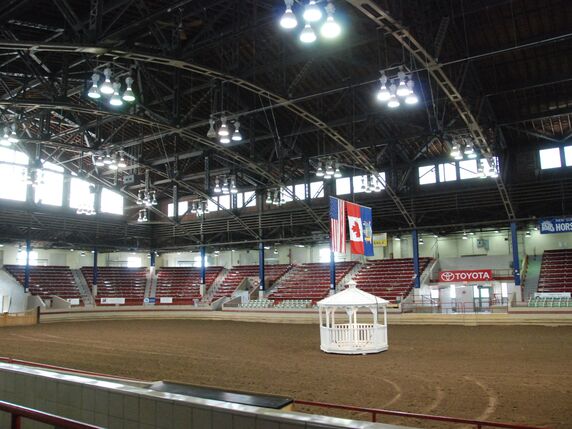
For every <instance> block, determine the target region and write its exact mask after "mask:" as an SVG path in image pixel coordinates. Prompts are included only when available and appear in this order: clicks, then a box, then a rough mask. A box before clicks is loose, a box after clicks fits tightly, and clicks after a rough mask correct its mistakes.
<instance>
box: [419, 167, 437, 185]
mask: <svg viewBox="0 0 572 429" xmlns="http://www.w3.org/2000/svg"><path fill="white" fill-rule="evenodd" d="M432 183H437V174H436V173H435V166H434V165H425V166H423V167H419V184H420V185H430V184H432Z"/></svg>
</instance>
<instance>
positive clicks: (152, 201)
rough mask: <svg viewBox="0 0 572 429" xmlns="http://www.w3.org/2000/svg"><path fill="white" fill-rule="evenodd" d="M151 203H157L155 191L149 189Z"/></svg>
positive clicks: (154, 204)
mask: <svg viewBox="0 0 572 429" xmlns="http://www.w3.org/2000/svg"><path fill="white" fill-rule="evenodd" d="M151 205H152V206H156V205H157V191H151Z"/></svg>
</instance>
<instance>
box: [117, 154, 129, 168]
mask: <svg viewBox="0 0 572 429" xmlns="http://www.w3.org/2000/svg"><path fill="white" fill-rule="evenodd" d="M117 166H118V167H119V168H125V167H127V163H126V162H125V157H124V156H123V155H120V157H119V162H118V163H117Z"/></svg>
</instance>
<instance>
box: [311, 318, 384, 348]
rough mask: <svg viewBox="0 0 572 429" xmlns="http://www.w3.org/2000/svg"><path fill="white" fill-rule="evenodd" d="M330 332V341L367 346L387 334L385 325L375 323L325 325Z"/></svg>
mask: <svg viewBox="0 0 572 429" xmlns="http://www.w3.org/2000/svg"><path fill="white" fill-rule="evenodd" d="M322 329H325V330H326V331H327V334H328V339H329V343H330V344H331V345H334V344H336V345H338V346H340V347H344V346H347V347H350V346H351V347H366V346H367V345H369V344H372V342H376V340H377V339H378V338H379V336H380V335H385V331H384V326H383V325H374V324H373V323H345V324H336V325H334V326H333V327H331V328H330V327H324V326H322Z"/></svg>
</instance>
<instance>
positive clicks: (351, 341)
mask: <svg viewBox="0 0 572 429" xmlns="http://www.w3.org/2000/svg"><path fill="white" fill-rule="evenodd" d="M388 302H389V301H386V300H385V299H383V298H378V297H377V296H375V295H372V294H370V293H367V292H364V291H363V290H360V289H358V288H356V283H355V282H353V281H351V282H349V283H348V288H347V289H345V290H343V291H341V292H339V293H336V294H335V295H332V296H329V297H327V298H325V299H323V300H321V301H319V302H318V309H319V313H320V348H321V349H322V350H323V351H325V352H327V353H342V354H366V353H379V352H382V351H384V350H387V308H386V307H387V304H388ZM362 307H363V308H367V309H369V311H370V312H371V315H372V318H373V323H358V320H357V317H358V310H359V309H360V308H362ZM339 309H342V310H344V311H345V313H346V315H347V323H336V310H339ZM380 309H383V323H380V322H379V320H378V317H379V310H380ZM323 311H325V317H324V314H323V313H322V312H323ZM342 314H343V313H342ZM341 317H342V318H343V319H345V317H343V315H342V316H341ZM344 322H345V320H344Z"/></svg>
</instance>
